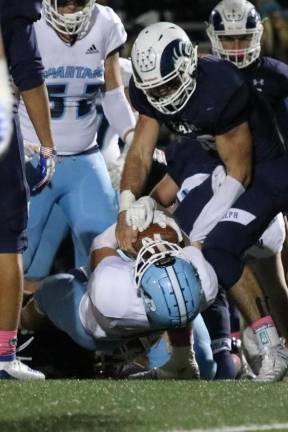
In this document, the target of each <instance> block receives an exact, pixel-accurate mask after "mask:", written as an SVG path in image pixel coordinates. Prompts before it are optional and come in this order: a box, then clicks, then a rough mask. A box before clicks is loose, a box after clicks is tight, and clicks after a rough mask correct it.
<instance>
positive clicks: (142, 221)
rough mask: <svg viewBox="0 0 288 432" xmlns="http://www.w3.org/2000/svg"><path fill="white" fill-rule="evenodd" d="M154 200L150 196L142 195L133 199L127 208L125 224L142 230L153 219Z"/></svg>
mask: <svg viewBox="0 0 288 432" xmlns="http://www.w3.org/2000/svg"><path fill="white" fill-rule="evenodd" d="M155 209H156V202H155V201H154V199H153V198H151V197H150V196H144V197H141V198H139V199H138V200H137V201H135V202H134V203H133V204H132V206H131V207H130V208H129V209H128V210H127V213H126V222H127V225H129V226H130V227H132V228H133V229H134V230H138V231H140V232H142V231H144V230H145V229H146V228H147V227H148V226H149V225H150V224H151V223H152V220H153V216H154V211H155Z"/></svg>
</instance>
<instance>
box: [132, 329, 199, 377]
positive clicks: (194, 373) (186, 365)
mask: <svg viewBox="0 0 288 432" xmlns="http://www.w3.org/2000/svg"><path fill="white" fill-rule="evenodd" d="M168 337H169V343H170V347H171V356H170V359H169V360H168V362H167V363H165V364H164V365H163V366H161V367H156V368H153V369H150V370H149V371H144V372H139V373H136V374H132V375H129V378H130V379H148V380H150V379H152V380H155V379H156V380H158V379H160V380H169V379H181V380H190V379H199V378H200V372H199V367H198V364H197V362H196V359H195V352H194V349H193V344H192V343H191V341H192V334H191V326H188V327H185V328H180V329H170V330H168Z"/></svg>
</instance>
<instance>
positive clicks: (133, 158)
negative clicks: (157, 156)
mask: <svg viewBox="0 0 288 432" xmlns="http://www.w3.org/2000/svg"><path fill="white" fill-rule="evenodd" d="M151 165H152V159H149V158H148V157H146V158H143V157H142V156H141V154H139V153H138V152H137V151H135V150H134V149H130V150H129V152H128V155H127V159H126V162H125V166H124V171H123V174H122V179H121V186H120V190H121V191H124V190H130V191H131V192H132V193H133V195H134V196H135V198H136V199H137V198H139V197H140V196H141V192H142V191H143V189H144V186H145V183H146V180H147V177H148V175H149V172H150V169H151Z"/></svg>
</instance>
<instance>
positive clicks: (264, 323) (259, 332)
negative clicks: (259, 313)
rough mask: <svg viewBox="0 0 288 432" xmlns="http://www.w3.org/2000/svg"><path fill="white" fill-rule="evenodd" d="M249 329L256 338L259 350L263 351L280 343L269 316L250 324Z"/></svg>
mask: <svg viewBox="0 0 288 432" xmlns="http://www.w3.org/2000/svg"><path fill="white" fill-rule="evenodd" d="M251 327H252V329H253V331H254V333H255V335H256V337H257V341H258V343H259V347H260V348H261V350H265V349H267V348H269V347H273V346H276V345H279V344H280V343H281V342H280V338H279V335H278V332H277V329H276V327H275V324H274V322H273V319H272V317H271V316H270V315H267V316H265V317H263V318H260V319H258V320H256V321H254V322H253V323H252V324H251Z"/></svg>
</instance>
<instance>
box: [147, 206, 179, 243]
mask: <svg viewBox="0 0 288 432" xmlns="http://www.w3.org/2000/svg"><path fill="white" fill-rule="evenodd" d="M152 222H153V223H155V224H157V225H159V226H160V227H161V228H166V227H167V226H169V227H171V228H173V229H174V231H176V234H177V237H178V241H179V242H181V241H182V240H183V237H182V233H181V230H180V228H179V227H178V225H177V223H176V222H175V220H174V219H173V218H171V217H169V216H167V215H166V214H165V213H164V212H163V211H160V210H155V211H154V215H153V221H152Z"/></svg>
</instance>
